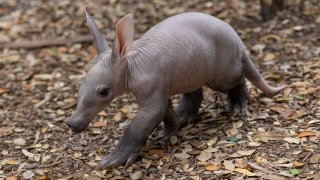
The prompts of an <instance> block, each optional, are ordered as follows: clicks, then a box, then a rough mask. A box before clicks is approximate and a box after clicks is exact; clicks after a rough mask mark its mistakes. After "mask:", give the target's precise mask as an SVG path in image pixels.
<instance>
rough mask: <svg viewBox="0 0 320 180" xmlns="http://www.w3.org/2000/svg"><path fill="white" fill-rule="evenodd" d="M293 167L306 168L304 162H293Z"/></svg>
mask: <svg viewBox="0 0 320 180" xmlns="http://www.w3.org/2000/svg"><path fill="white" fill-rule="evenodd" d="M293 166H294V167H302V166H304V163H303V162H298V161H295V162H293Z"/></svg>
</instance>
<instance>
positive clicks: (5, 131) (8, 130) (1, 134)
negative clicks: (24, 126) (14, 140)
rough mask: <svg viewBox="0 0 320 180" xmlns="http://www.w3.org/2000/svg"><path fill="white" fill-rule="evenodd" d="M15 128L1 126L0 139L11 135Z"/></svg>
mask: <svg viewBox="0 0 320 180" xmlns="http://www.w3.org/2000/svg"><path fill="white" fill-rule="evenodd" d="M14 128H15V126H3V127H1V128H0V137H4V136H8V135H10V134H12V133H13V129H14Z"/></svg>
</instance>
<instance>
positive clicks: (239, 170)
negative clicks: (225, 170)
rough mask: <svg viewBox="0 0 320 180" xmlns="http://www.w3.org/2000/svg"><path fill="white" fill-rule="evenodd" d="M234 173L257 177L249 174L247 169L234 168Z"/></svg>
mask: <svg viewBox="0 0 320 180" xmlns="http://www.w3.org/2000/svg"><path fill="white" fill-rule="evenodd" d="M234 171H236V172H238V173H241V174H243V175H246V176H257V175H256V174H255V173H252V172H250V171H249V170H247V169H241V168H235V169H234Z"/></svg>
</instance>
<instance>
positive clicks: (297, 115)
mask: <svg viewBox="0 0 320 180" xmlns="http://www.w3.org/2000/svg"><path fill="white" fill-rule="evenodd" d="M303 115H304V110H303V109H300V110H298V111H291V112H290V113H287V114H285V115H284V118H285V119H289V120H296V119H298V118H300V117H302V116H303Z"/></svg>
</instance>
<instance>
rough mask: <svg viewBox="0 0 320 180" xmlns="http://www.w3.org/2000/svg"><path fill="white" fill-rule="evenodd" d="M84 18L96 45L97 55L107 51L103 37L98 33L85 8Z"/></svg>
mask: <svg viewBox="0 0 320 180" xmlns="http://www.w3.org/2000/svg"><path fill="white" fill-rule="evenodd" d="M85 11H86V17H87V25H88V27H89V29H90V32H91V34H92V36H93V40H94V43H95V44H96V48H97V52H98V54H100V53H102V52H104V51H106V50H108V49H109V47H108V44H107V41H106V40H105V39H104V37H103V35H102V34H101V32H100V31H99V29H98V27H97V25H96V23H95V22H94V19H93V18H92V17H91V16H90V15H89V13H88V11H87V7H86V10H85Z"/></svg>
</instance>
